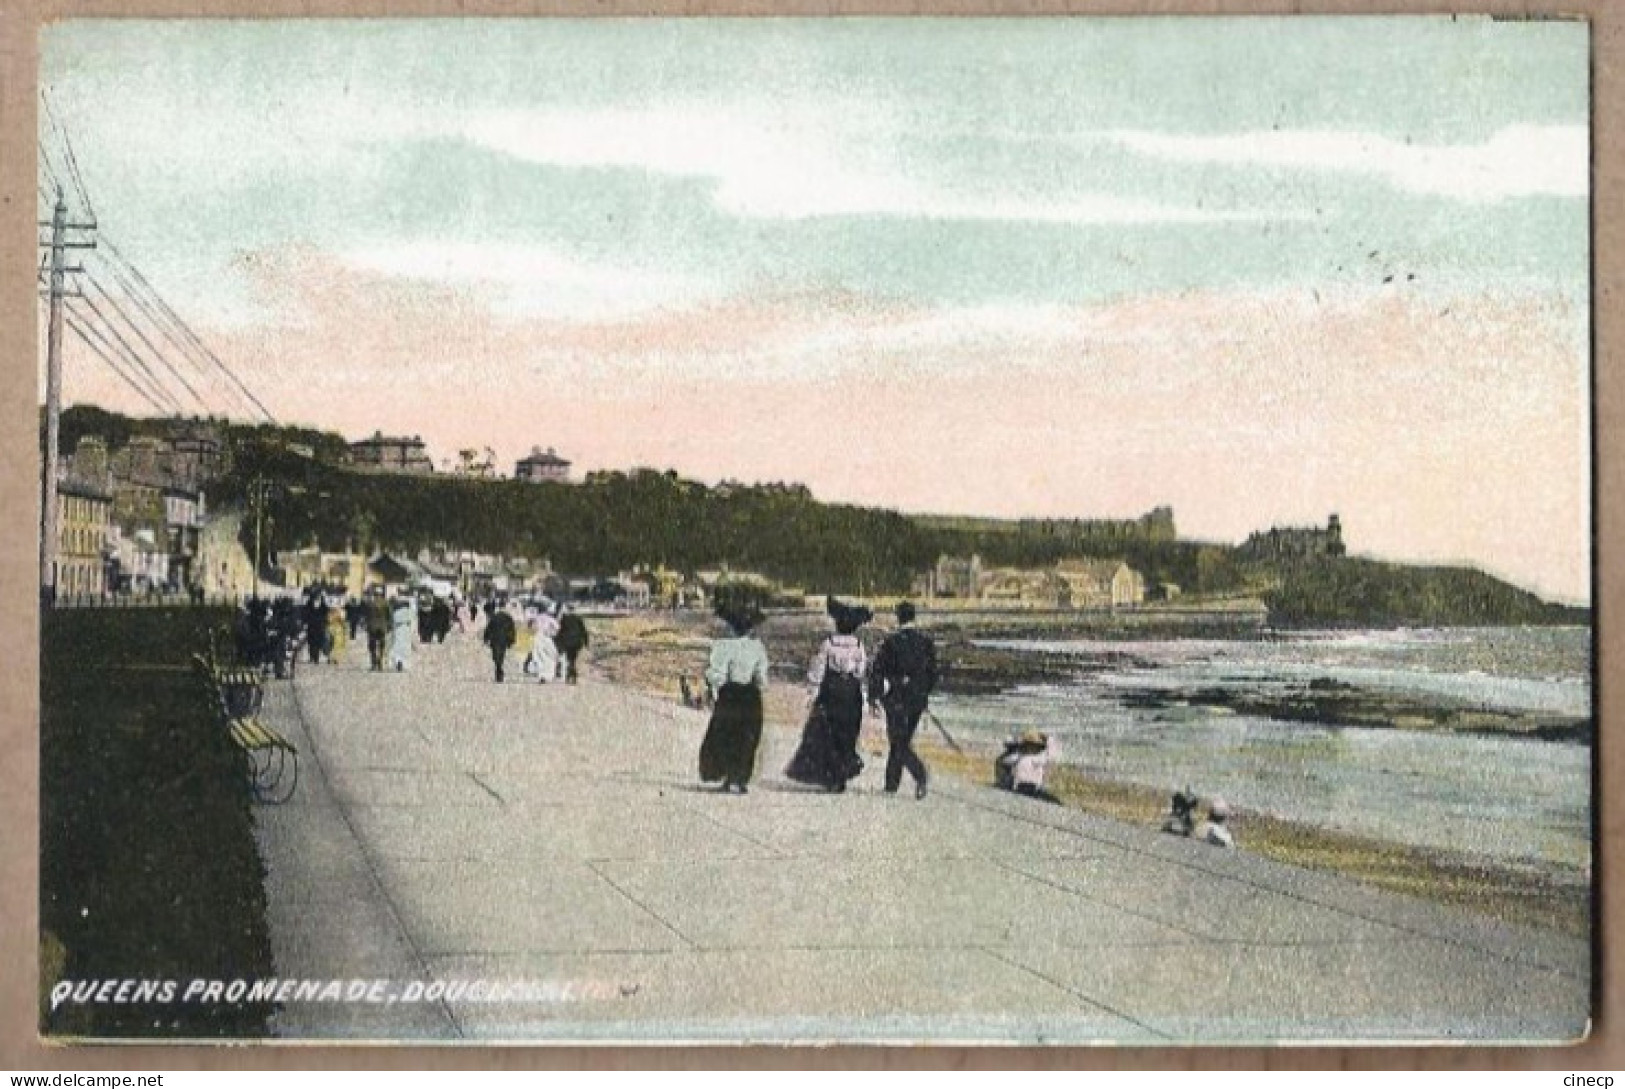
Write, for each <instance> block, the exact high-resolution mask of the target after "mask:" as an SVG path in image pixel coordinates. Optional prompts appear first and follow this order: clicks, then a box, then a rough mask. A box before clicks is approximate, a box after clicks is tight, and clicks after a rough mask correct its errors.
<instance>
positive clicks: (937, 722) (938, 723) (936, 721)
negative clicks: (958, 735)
mask: <svg viewBox="0 0 1625 1089" xmlns="http://www.w3.org/2000/svg"><path fill="white" fill-rule="evenodd" d="M925 717H926V718H929V719H930V720H931V725H933V726H935V727H936V728H937V731H938V732H939V733H941V734H942V739H943V740H944V741H946V742H947V743H948V747H949V748H950V749H952V750H953V751H954V752H956V753H958V754H959V755H960V756H964V755H965V750H964V749H962V748H960V747H959V742H957V741H955V740H954V735H953V734H951V733H949V732H948V727H946V726H944V725H943V724H942V720H941V719H940V718H938V717H937V713H936V712H935V711H931V710H927V711H926V712H925Z"/></svg>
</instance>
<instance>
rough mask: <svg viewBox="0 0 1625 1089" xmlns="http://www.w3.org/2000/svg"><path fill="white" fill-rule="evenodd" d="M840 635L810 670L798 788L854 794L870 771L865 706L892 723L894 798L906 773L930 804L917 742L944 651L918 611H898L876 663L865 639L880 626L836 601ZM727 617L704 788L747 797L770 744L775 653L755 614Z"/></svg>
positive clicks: (795, 773) (890, 783) (732, 612)
mask: <svg viewBox="0 0 1625 1089" xmlns="http://www.w3.org/2000/svg"><path fill="white" fill-rule="evenodd" d="M825 607H826V611H827V612H828V614H829V617H830V620H831V621H832V622H833V626H834V629H835V630H834V631H833V632H831V633H830V634H829V635H828V636H827V637H826V638H825V639H824V641H823V642H822V643H821V644H820V645H819V648H818V650H817V652H816V653H815V654H814V655H813V657H812V661H811V662H810V664H809V665H808V668H807V683H808V685H809V686H810V689H811V697H812V698H811V703H810V705H809V707H808V711H807V719H806V722H805V724H804V726H803V728H802V733H801V744H800V745H799V746H798V747H797V749H796V752H795V755H794V756H793V757H792V758H791V760H790V763H789V766H788V767H786V768H785V775H786V776H787V777H788V778H790V779H791V780H794V781H795V782H799V783H803V784H806V785H808V786H815V787H818V788H820V789H823V790H826V791H829V792H831V793H840V792H842V791H844V790H846V787H847V784H848V783H849V782H851V781H852V780H853V779H855V778H856V777H857V776H858V775H859V773H861V772H862V771H863V758H862V757H860V756H859V755H858V738H859V735H860V734H861V732H862V729H863V713H864V705H865V703H867V704H868V706H869V708H870V709H871V711H873V712H875V713H877V714H878V713H881V712H884V714H885V716H886V740H887V745H888V754H887V758H886V777H885V790H886V792H887V793H888V794H895V793H896V792H897V791H898V790H899V789H900V788H901V786H902V781H903V774H904V772H907V773H908V774H909V776H910V777H911V778H912V779H913V780H914V795H915V797H916V798H924V797H925V796H926V792H927V788H928V783H929V781H930V774H929V772H928V771H927V769H926V766H925V762H924V761H922V760H921V759H920V757H919V754H918V753H916V752H915V751H914V734H915V732H916V730H917V729H918V728H919V723H920V719H921V717H922V716H923V715H924V714H925V713H926V711H927V708H928V704H929V700H930V696H931V692H932V690H933V689H934V688H935V687H936V684H937V658H936V647H935V644H934V643H933V642H932V640H931V637H930V636H929V635H926V634H925V633H924V632H922V631H920V630H919V629H918V628H916V627H915V626H914V622H915V618H916V612H915V608H914V606H913V605H912V604H911V603H909V602H906V601H905V602H903V603H902V604H900V605H899V606H898V607H897V629H896V630H895V631H894V632H892V633H891V634H890V635H888V636H887V637H886V639H885V640H884V641H883V642H882V643H881V645H880V649H879V650H878V651H877V652H876V654H875V657H874V660H873V661H872V662H871V661H870V660H869V658H868V654H867V652H866V651H865V650H864V647H863V643H862V641H861V640H860V639H859V637H858V631H859V629H861V628H862V627H863V626H864V625H865V624H867V623H869V622H870V621H871V620H872V619H874V614H873V613H872V612H871V611H870V610H869V609H866V608H864V607H862V606H857V605H846V604H843V603H841V602H839V601H836V600H835V599H834V598H829V599H827V600H826V602H825ZM718 615H719V616H721V618H722V619H723V621H724V622H726V623H727V625H728V627H729V629H730V632H731V634H730V635H729V637H727V638H724V639H719V640H717V641H716V642H715V643H714V644H713V645H712V648H711V658H710V662H709V664H708V665H707V666H706V670H705V681H706V684H707V686H708V687H709V688H710V689H711V691H712V692H713V693H714V704H713V709H712V712H711V721H710V724H709V726H708V727H707V729H706V733H705V740H704V741H703V742H702V743H701V745H700V756H699V764H700V768H699V771H700V780H701V782H706V783H718V784H720V789H721V790H722V791H724V792H729V793H738V794H744V793H746V791H747V787H748V785H749V783H750V780H751V778H752V777H753V775H754V771H755V767H756V750H757V746H758V745H759V744H760V742H761V737H762V690H763V688H765V687H766V685H767V677H768V658H767V648H766V647H765V646H763V644H762V641H761V640H760V639H758V638H756V636H755V635H754V631H755V629H756V627H757V626H758V625H759V624H760V623H761V622H762V619H763V618H762V613H761V611H760V610H759V609H757V608H755V607H754V606H730V607H725V608H723V609H720V610H719V612H718Z"/></svg>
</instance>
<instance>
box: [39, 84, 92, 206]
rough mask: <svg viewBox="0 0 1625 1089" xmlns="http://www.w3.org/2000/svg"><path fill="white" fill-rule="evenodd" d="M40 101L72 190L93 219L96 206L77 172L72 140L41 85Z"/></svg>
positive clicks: (82, 177) (76, 158)
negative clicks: (55, 139) (57, 144)
mask: <svg viewBox="0 0 1625 1089" xmlns="http://www.w3.org/2000/svg"><path fill="white" fill-rule="evenodd" d="M40 102H41V103H43V104H44V106H45V118H46V121H47V122H48V123H49V124H50V126H51V128H52V130H54V131H55V132H56V136H57V139H58V140H60V141H61V142H62V150H63V153H64V159H65V160H66V162H67V167H68V177H69V179H70V180H71V181H72V182H73V187H74V190H75V192H77V193H78V195H79V199H80V200H81V201H82V202H83V203H84V206H85V213H86V214H87V215H88V216H89V217H90V218H91V220H92V221H94V220H95V218H96V207H95V205H93V204H91V202H90V190H89V189H88V188H87V187H86V186H85V179H84V175H82V174H80V173H79V159H78V157H77V156H76V155H74V153H73V141H72V140H69V139H68V130H67V129H65V128H63V127H62V122H61V121H60V120H58V119H57V116H56V108H55V107H54V106H52V105H51V96H50V95H48V94H46V93H45V89H44V88H43V87H42V88H40Z"/></svg>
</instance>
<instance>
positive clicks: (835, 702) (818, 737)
mask: <svg viewBox="0 0 1625 1089" xmlns="http://www.w3.org/2000/svg"><path fill="white" fill-rule="evenodd" d="M862 729H863V687H862V685H861V684H860V683H859V681H858V679H857V678H856V677H848V676H844V675H841V674H836V673H827V674H825V675H824V684H823V687H821V688H820V689H819V690H818V698H817V699H816V700H814V701H813V706H812V711H811V712H810V713H809V714H808V715H807V725H806V726H805V727H804V728H803V729H802V731H801V746H800V747H799V748H798V749H796V754H795V755H794V756H793V757H791V758H790V766H789V767H787V768H785V769H784V774H785V775H787V776H788V777H789V778H791V779H794V780H795V781H796V782H798V783H808V784H810V785H812V786H821V787H824V788H826V789H828V790H843V789H845V787H846V783H847V780H849V779H855V778H857V776H858V774H859V773H860V772H862V771H863V758H862V757H860V756H859V755H858V734H859V732H860V731H861V730H862Z"/></svg>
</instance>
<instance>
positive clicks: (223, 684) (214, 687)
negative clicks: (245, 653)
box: [193, 655, 299, 805]
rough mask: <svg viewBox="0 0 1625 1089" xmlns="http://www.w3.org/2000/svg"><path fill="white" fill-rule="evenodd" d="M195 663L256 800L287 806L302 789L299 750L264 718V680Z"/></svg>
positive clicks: (206, 661)
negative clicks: (244, 765) (296, 790)
mask: <svg viewBox="0 0 1625 1089" xmlns="http://www.w3.org/2000/svg"><path fill="white" fill-rule="evenodd" d="M193 662H194V664H195V665H196V667H197V671H198V676H199V677H200V679H201V680H202V681H203V684H204V685H205V687H206V688H207V689H208V693H209V698H210V700H211V702H212V703H213V705H214V707H215V708H216V709H217V710H218V711H219V713H220V717H221V720H222V721H223V722H224V723H225V726H226V730H227V732H228V733H229V734H230V736H231V740H232V742H233V743H234V744H235V745H236V746H237V747H238V749H240V750H242V753H243V757H244V759H245V760H246V762H247V772H248V786H249V790H250V791H251V792H252V793H253V795H254V800H255V801H257V802H264V803H266V804H268V805H281V804H282V803H283V802H285V801H287V800H288V799H289V798H292V797H293V792H294V788H295V787H297V786H298V785H299V750H298V748H297V747H296V746H295V745H294V744H293V742H291V741H289V740H288V739H287V738H286V737H283V736H282V734H281V733H280V732H279V731H278V730H277V729H276V728H275V727H273V726H271V725H269V724H268V723H266V722H264V721H262V720H261V719H260V717H259V712H260V708H261V707H262V706H263V704H264V701H265V688H264V686H263V685H262V684H261V682H260V678H259V676H258V675H257V674H256V673H255V672H254V671H253V670H249V669H225V670H221V669H219V668H217V667H216V666H215V665H214V663H213V662H211V661H210V660H209V659H207V658H205V657H203V656H202V655H196V656H194V658H193Z"/></svg>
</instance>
